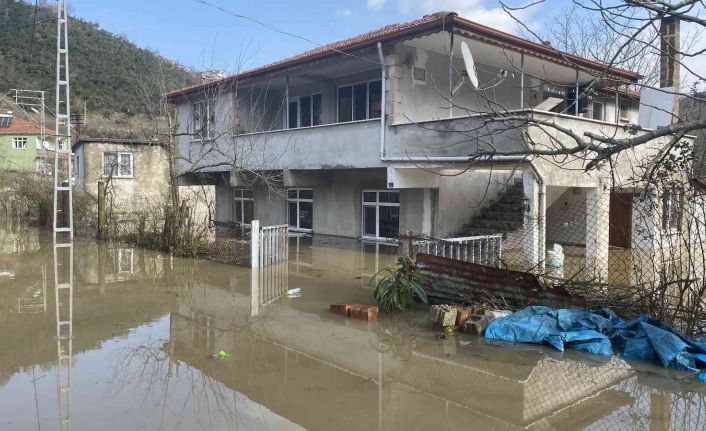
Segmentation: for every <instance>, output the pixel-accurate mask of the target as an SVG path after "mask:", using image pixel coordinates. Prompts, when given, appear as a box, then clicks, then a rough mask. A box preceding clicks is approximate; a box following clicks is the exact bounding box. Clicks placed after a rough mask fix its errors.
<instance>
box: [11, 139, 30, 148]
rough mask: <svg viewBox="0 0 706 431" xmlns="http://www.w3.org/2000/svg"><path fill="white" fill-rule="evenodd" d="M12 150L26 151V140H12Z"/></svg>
mask: <svg viewBox="0 0 706 431" xmlns="http://www.w3.org/2000/svg"><path fill="white" fill-rule="evenodd" d="M12 148H14V149H16V150H26V149H27V138H12Z"/></svg>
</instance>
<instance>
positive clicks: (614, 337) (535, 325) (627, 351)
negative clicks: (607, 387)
mask: <svg viewBox="0 0 706 431" xmlns="http://www.w3.org/2000/svg"><path fill="white" fill-rule="evenodd" d="M485 338H487V339H490V340H498V341H506V342H512V343H535V344H547V345H550V346H552V347H553V348H555V349H557V350H559V351H562V352H563V351H564V349H571V350H579V351H582V352H587V353H592V354H595V355H602V356H609V355H613V354H617V355H620V356H624V357H627V358H636V359H641V360H647V361H656V362H659V363H660V364H661V365H662V366H664V367H666V368H671V369H675V370H680V371H690V372H695V373H699V374H698V376H697V377H698V378H699V379H701V380H706V341H705V340H704V339H698V340H695V339H692V338H689V337H687V336H686V335H684V334H682V333H680V332H679V331H676V330H675V329H674V328H671V327H669V326H667V325H665V324H664V323H662V322H659V321H656V320H653V319H651V318H650V317H649V316H640V317H637V318H635V319H632V320H628V321H625V320H623V319H621V318H620V317H618V315H617V314H615V313H614V312H613V311H612V310H610V309H608V308H600V309H596V310H572V309H554V308H550V307H544V306H531V307H526V308H524V309H522V310H520V311H518V312H516V313H514V314H511V315H510V316H507V317H505V318H502V319H498V320H495V321H494V322H492V323H490V325H488V327H487V328H486V330H485Z"/></svg>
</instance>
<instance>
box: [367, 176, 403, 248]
mask: <svg viewBox="0 0 706 431" xmlns="http://www.w3.org/2000/svg"><path fill="white" fill-rule="evenodd" d="M366 193H375V202H366V201H365V194H366ZM380 193H397V195H398V197H399V199H398V200H399V202H380ZM401 204H402V193H400V191H399V190H390V189H363V190H362V191H361V192H360V232H361V238H362V239H366V240H374V241H386V242H398V240H397V238H388V237H382V236H380V207H397V208H401ZM373 205H374V206H375V236H370V235H367V234H366V232H365V207H366V206H373ZM398 222H399V210H398ZM399 229H400V227H399V224H398V226H397V232H398V233H399Z"/></svg>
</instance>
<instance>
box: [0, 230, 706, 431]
mask: <svg viewBox="0 0 706 431" xmlns="http://www.w3.org/2000/svg"><path fill="white" fill-rule="evenodd" d="M40 243H42V241H40ZM43 244H44V245H43V246H40V247H38V248H35V249H34V250H32V251H29V252H21V253H17V252H15V251H14V249H13V250H12V251H9V252H7V253H8V254H6V255H3V256H2V257H3V258H6V261H8V262H12V264H11V265H10V267H11V269H12V270H13V271H15V272H16V274H17V275H16V277H15V279H13V280H6V281H5V282H4V284H2V287H1V288H0V339H2V340H3V341H4V342H3V343H0V421H1V422H0V429H3V430H5V429H9V430H15V429H17V430H25V429H33V428H36V427H37V425H41V426H42V427H43V428H46V429H54V428H55V424H56V423H61V418H67V415H66V413H67V412H69V410H68V409H65V408H64V407H68V401H67V402H66V403H65V402H64V401H63V400H62V401H59V399H58V397H57V395H59V394H60V393H61V391H57V379H60V380H58V382H59V387H60V388H63V387H67V383H70V387H71V389H70V390H68V391H66V393H68V394H70V395H71V398H70V403H71V409H70V413H71V418H70V425H71V426H72V427H73V429H106V428H107V429H164V430H194V429H209V430H221V429H228V430H232V429H244V430H245V429H247V430H252V429H277V430H280V429H284V430H288V429H292V430H300V429H308V430H331V429H337V430H340V429H351V430H358V429H360V430H363V429H365V430H370V429H374V430H398V429H413V430H415V429H419V430H429V429H448V430H468V429H502V430H505V429H518V430H519V429H524V430H527V429H529V430H540V429H562V430H564V429H568V430H573V429H591V430H594V429H595V430H597V429H648V428H649V429H657V430H668V429H669V430H672V429H673V430H677V429H678V430H682V429H685V430H701V429H704V428H705V425H706V424H705V423H704V418H705V417H706V411H705V410H704V408H705V407H706V405H705V402H706V401H705V400H706V397H705V396H704V394H703V392H702V386H699V385H697V386H692V385H690V384H685V383H681V382H679V381H677V380H674V379H672V378H664V377H660V376H659V375H657V372H659V371H660V370H657V369H653V368H649V367H647V368H646V369H645V370H637V369H635V367H634V366H632V365H628V364H626V363H625V362H623V361H620V360H617V359H614V360H611V361H603V362H596V361H595V359H594V358H588V357H585V356H580V355H577V354H570V353H567V354H566V355H563V356H560V355H557V354H556V353H551V352H546V351H543V350H541V349H521V348H506V347H498V346H493V345H488V344H486V343H484V342H483V340H480V339H478V338H474V337H466V336H462V335H458V336H454V337H451V338H449V339H447V340H440V339H438V338H437V334H436V333H434V332H432V331H430V330H429V325H428V321H427V317H426V313H424V312H421V311H420V312H419V313H411V314H407V315H402V316H396V317H390V316H385V315H383V316H381V317H380V320H379V321H378V322H364V321H356V320H350V319H346V318H345V317H342V316H338V315H333V314H331V313H329V312H328V305H329V304H330V303H333V302H351V303H353V302H356V303H361V302H370V298H371V297H370V286H369V284H368V282H367V278H369V277H370V276H371V275H372V274H374V273H375V272H376V271H377V270H379V269H381V268H383V267H385V266H387V265H389V264H391V263H392V262H393V261H394V258H395V255H396V249H395V247H389V246H384V245H376V244H361V243H359V242H349V241H339V240H336V239H332V238H318V239H316V238H299V239H296V240H295V239H293V240H292V243H291V245H290V252H291V253H292V254H291V260H290V262H288V263H284V264H278V265H273V266H270V267H266V268H262V270H261V271H258V272H257V273H251V272H250V270H249V269H247V268H239V267H234V266H227V265H220V264H215V263H208V262H202V261H193V260H184V259H174V258H171V257H170V256H168V255H164V254H159V253H152V252H145V251H142V250H139V249H131V248H126V247H120V246H109V245H106V244H101V243H95V242H85V243H77V244H75V245H74V248H73V253H74V262H75V267H74V270H75V274H74V283H73V288H72V293H73V295H72V296H71V297H62V296H60V295H63V294H65V293H68V292H64V291H60V292H59V297H58V300H57V297H56V295H52V294H49V295H46V303H47V309H48V310H52V309H54V308H56V309H57V311H58V312H59V314H58V315H59V318H58V320H57V316H56V315H55V313H52V312H48V313H47V312H44V313H42V312H36V313H35V312H32V313H21V312H20V310H19V309H18V308H17V298H18V297H28V296H27V295H29V296H31V294H30V293H29V292H33V291H34V290H32V289H35V290H36V289H37V288H38V287H39V286H41V284H42V282H43V280H46V282H47V283H48V284H49V285H50V286H51V285H52V284H53V283H54V280H55V279H56V280H60V278H61V277H57V278H55V279H54V278H53V272H52V271H49V274H48V276H47V275H43V273H42V271H41V268H43V267H44V266H46V265H52V263H53V262H52V260H53V257H52V252H53V251H52V250H51V242H49V243H43ZM67 252H70V250H67ZM57 262H58V263H60V262H61V260H60V259H59V260H57ZM57 267H58V268H59V269H61V268H60V267H61V265H57ZM63 268H64V269H66V270H70V268H69V267H68V266H64V267H63ZM60 281H61V280H60ZM28 289H29V290H28ZM297 289H299V290H298V291H297ZM295 291H296V292H298V294H294V293H293V292H295ZM288 292H289V294H288ZM55 293H56V292H55ZM22 295H25V296H22ZM71 298H72V299H73V302H71ZM65 306H68V307H69V308H64V307H65ZM71 307H72V308H71ZM71 311H72V313H71ZM66 313H69V314H68V315H67V314H66ZM67 316H70V319H69V318H67ZM67 320H71V324H70V325H68V324H67V325H63V324H61V325H59V326H57V323H62V322H66V321H67ZM60 326H61V327H60ZM66 329H70V330H71V331H72V332H73V334H72V335H73V337H68V339H67V340H62V339H60V337H59V335H61V334H65V332H61V331H63V330H66ZM5 340H9V341H5ZM62 341H65V342H70V343H69V344H61V342H62ZM58 346H62V347H58ZM220 351H223V352H224V353H226V354H227V357H223V358H221V357H220V356H218V355H216V357H215V358H214V355H215V354H217V353H218V352H220ZM57 354H58V355H59V356H57ZM68 357H70V358H71V359H70V361H69V359H68ZM61 358H64V359H61ZM57 360H58V361H59V362H61V361H62V360H63V361H64V362H65V363H69V364H70V365H69V367H68V368H66V367H64V368H63V369H64V370H66V371H70V372H69V373H67V374H62V373H60V372H59V371H61V370H62V367H60V366H59V364H58V363H57ZM33 375H34V376H33ZM62 376H63V377H67V378H68V379H70V381H69V382H67V381H66V380H61V378H62ZM35 388H36V389H35ZM35 400H36V402H35Z"/></svg>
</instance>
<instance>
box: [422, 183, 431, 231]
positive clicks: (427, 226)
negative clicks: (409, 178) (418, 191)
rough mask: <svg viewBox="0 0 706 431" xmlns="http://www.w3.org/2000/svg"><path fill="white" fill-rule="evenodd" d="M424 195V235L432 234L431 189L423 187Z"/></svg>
mask: <svg viewBox="0 0 706 431" xmlns="http://www.w3.org/2000/svg"><path fill="white" fill-rule="evenodd" d="M423 190H424V195H423V197H422V233H423V234H424V235H429V236H431V225H432V223H431V219H432V211H431V189H423Z"/></svg>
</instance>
